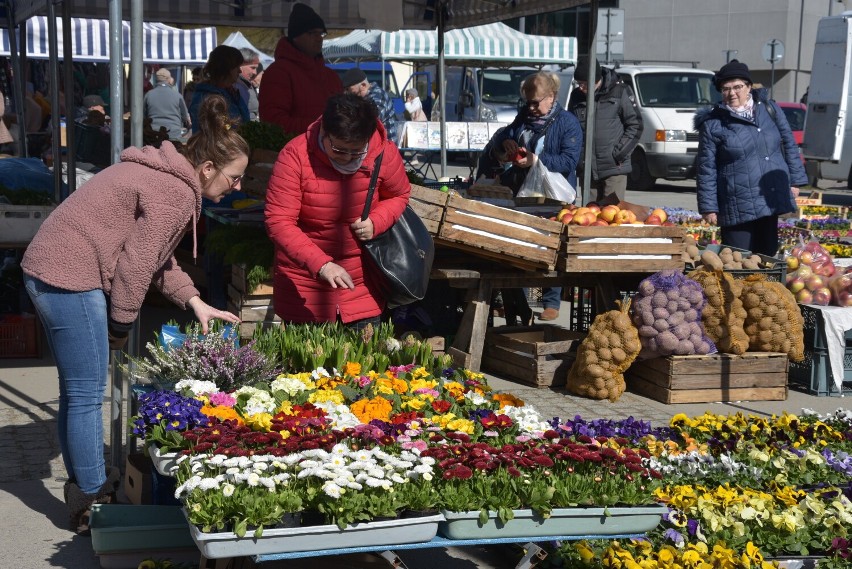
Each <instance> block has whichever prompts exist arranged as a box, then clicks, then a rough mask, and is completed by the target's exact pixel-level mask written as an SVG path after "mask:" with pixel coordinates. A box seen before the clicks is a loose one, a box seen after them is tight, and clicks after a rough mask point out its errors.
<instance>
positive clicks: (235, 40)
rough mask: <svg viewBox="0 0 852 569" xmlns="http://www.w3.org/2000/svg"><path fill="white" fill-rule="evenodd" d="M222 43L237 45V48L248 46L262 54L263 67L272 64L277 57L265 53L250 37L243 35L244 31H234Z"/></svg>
mask: <svg viewBox="0 0 852 569" xmlns="http://www.w3.org/2000/svg"><path fill="white" fill-rule="evenodd" d="M222 45H229V46H231V47H235V48H237V49H243V48H248V49H250V50H252V51H254V52H256V53H257V54H258V55H259V56H260V62H261V63H262V64H263V67H264V68H266V67H269V66H270V65H272V62H273V61H275V58H274V57H272V56H271V55H269V54H266V53H263V52H262V51H260V50H259V49H257V48H256V47H254V45H253V44H252V43H251V42H250V41H248V38H246V36H244V35H243V33H242V32H234V33H232V34H231V35H229V36H228V37H227V38H225V41H223V42H222Z"/></svg>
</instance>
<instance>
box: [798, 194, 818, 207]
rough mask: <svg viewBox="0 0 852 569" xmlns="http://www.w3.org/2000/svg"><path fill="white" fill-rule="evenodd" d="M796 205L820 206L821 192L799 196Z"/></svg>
mask: <svg viewBox="0 0 852 569" xmlns="http://www.w3.org/2000/svg"><path fill="white" fill-rule="evenodd" d="M796 205H798V206H803V205H822V192H819V191H816V192H811V193H810V194H808V195H807V196H802V195H800V196H798V197H796Z"/></svg>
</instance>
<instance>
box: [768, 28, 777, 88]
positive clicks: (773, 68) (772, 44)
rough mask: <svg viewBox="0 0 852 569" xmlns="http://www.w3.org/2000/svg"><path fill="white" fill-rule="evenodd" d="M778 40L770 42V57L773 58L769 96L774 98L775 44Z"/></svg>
mask: <svg viewBox="0 0 852 569" xmlns="http://www.w3.org/2000/svg"><path fill="white" fill-rule="evenodd" d="M776 43H777V42H776V40H774V39H773V40H772V41H771V42H769V59H771V60H772V74H771V75H770V76H769V98H770V99H773V98H774V97H773V96H772V92H773V91H774V90H775V45H776Z"/></svg>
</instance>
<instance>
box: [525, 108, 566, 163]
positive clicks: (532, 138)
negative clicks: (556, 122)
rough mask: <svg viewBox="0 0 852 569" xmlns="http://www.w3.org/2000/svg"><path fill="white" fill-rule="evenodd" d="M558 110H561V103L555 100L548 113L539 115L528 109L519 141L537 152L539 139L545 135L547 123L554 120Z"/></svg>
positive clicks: (528, 148)
mask: <svg viewBox="0 0 852 569" xmlns="http://www.w3.org/2000/svg"><path fill="white" fill-rule="evenodd" d="M557 112H559V105H558V104H557V103H556V101H554V102H553V106H552V107H550V110H549V111H547V114H546V115H542V116H540V117H537V116H535V115H533V114H532V113H530V112H529V111H527V112H526V116H525V117H524V121H523V128H522V129H521V134H520V136H519V137H518V143H519V144H520V145H521V146H523V147H524V148H526V149H527V150H530V151H531V152H535V151H536V148H535V146H537V145H538V141H539V140H540V139H541V138H542V136H543V135H544V131H545V129H546V128H547V125H548V124H550V121H551V120H553V117H554V116H556V113H557Z"/></svg>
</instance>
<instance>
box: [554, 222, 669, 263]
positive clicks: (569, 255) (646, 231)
mask: <svg viewBox="0 0 852 569" xmlns="http://www.w3.org/2000/svg"><path fill="white" fill-rule="evenodd" d="M563 227H564V228H565V242H564V243H563V244H562V249H561V252H560V255H559V262H558V264H557V267H558V268H559V270H562V271H565V272H569V273H581V272H591V273H656V272H657V271H662V270H665V269H679V270H683V268H684V261H683V254H684V252H685V251H686V241H685V238H686V232H685V231H684V229H683V228H682V227H669V226H660V225H614V226H613V225H610V226H582V225H564V226H563Z"/></svg>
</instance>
